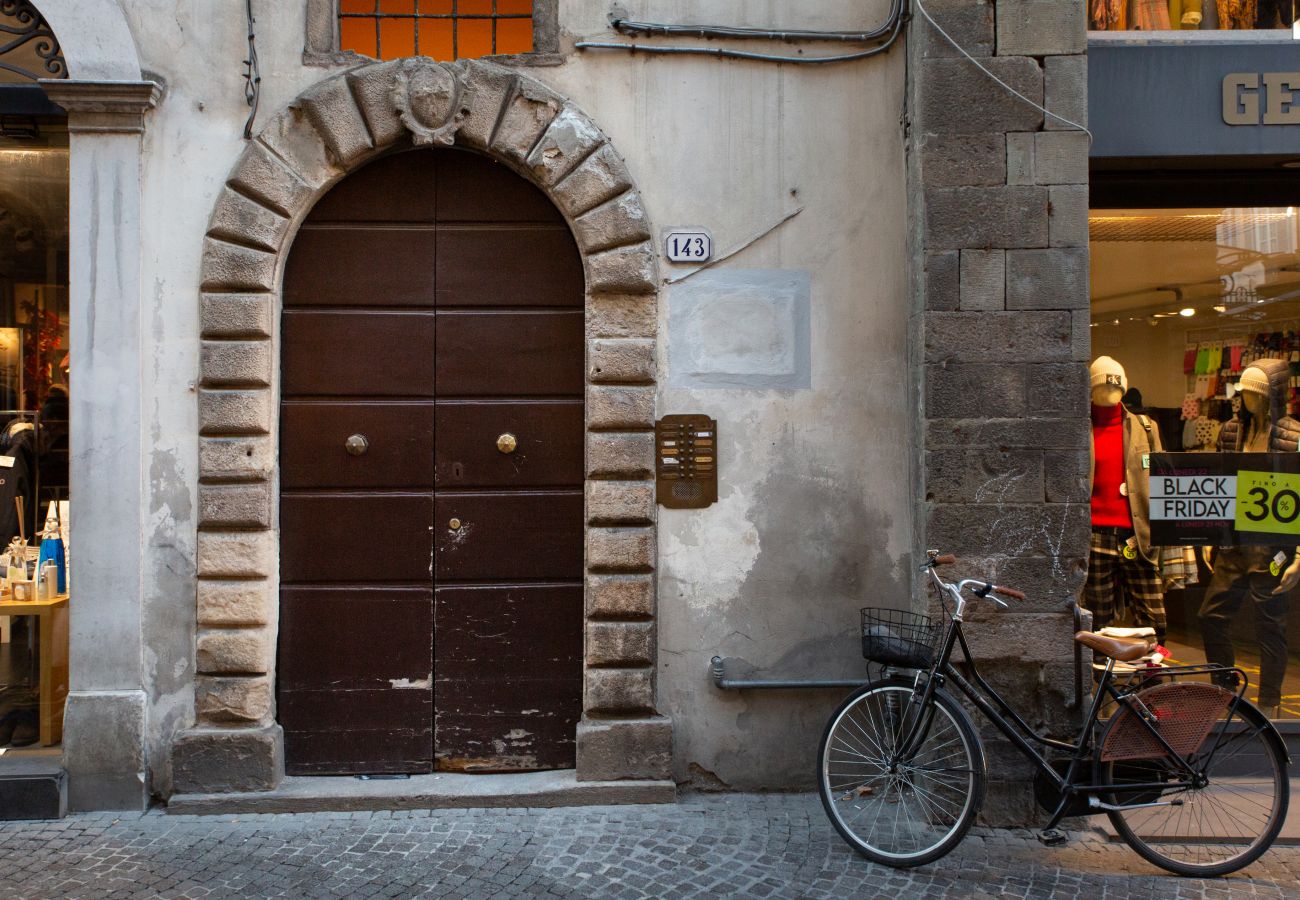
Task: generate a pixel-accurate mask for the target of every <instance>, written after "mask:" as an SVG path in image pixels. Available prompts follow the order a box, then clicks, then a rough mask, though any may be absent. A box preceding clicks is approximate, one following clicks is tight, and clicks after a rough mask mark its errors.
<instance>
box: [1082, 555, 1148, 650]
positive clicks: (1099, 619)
mask: <svg viewBox="0 0 1300 900" xmlns="http://www.w3.org/2000/svg"><path fill="white" fill-rule="evenodd" d="M1127 542H1128V536H1127V535H1123V534H1118V533H1115V532H1113V531H1094V532H1093V533H1092V545H1091V548H1090V550H1089V553H1088V580H1087V581H1085V582H1084V585H1083V607H1084V609H1087V610H1090V611H1091V612H1092V627H1093V629H1100V628H1104V627H1105V626H1107V625H1110V624H1112V623H1113V622H1114V621H1115V620H1116V619H1117V618H1120V617H1123V616H1124V615H1125V614H1126V613H1127V614H1128V616H1130V617H1131V618H1132V620H1133V624H1134V626H1136V627H1139V628H1146V627H1150V628H1154V629H1155V630H1156V640H1157V641H1159V642H1160V643H1162V644H1163V643H1164V640H1165V595H1164V591H1163V590H1162V588H1161V585H1160V572H1159V571H1158V570H1157V569H1156V566H1155V564H1154V563H1150V562H1147V561H1146V560H1145V559H1143V558H1142V554H1140V553H1139V554H1138V555H1137V557H1136V558H1134V559H1125V558H1124V553H1123V548H1124V545H1125V544H1126V543H1127Z"/></svg>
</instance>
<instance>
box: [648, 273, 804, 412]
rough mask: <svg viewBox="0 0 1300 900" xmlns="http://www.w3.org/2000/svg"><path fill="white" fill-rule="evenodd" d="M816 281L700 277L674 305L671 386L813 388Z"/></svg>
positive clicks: (682, 288)
mask: <svg viewBox="0 0 1300 900" xmlns="http://www.w3.org/2000/svg"><path fill="white" fill-rule="evenodd" d="M811 298H812V279H811V277H810V276H809V274H808V273H807V272H803V271H796V270H791V269H728V270H718V271H705V272H700V273H699V274H698V275H695V276H693V277H692V278H690V279H689V280H688V281H685V282H683V283H681V284H679V285H676V286H675V287H673V289H672V292H671V293H670V295H669V298H668V304H669V313H668V338H669V340H668V371H669V379H668V380H669V384H671V385H672V386H673V387H684V388H750V389H756V390H762V389H772V388H778V389H780V388H784V389H798V388H808V387H811V386H812V350H811V325H810V318H811V310H812V301H811Z"/></svg>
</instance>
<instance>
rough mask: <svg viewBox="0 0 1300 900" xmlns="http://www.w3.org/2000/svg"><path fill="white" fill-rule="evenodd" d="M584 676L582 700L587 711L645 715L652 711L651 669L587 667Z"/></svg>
mask: <svg viewBox="0 0 1300 900" xmlns="http://www.w3.org/2000/svg"><path fill="white" fill-rule="evenodd" d="M583 674H584V679H583V680H584V682H585V690H584V692H583V695H584V696H583V699H584V706H585V708H586V710H587V711H588V712H596V713H620V712H644V711H649V710H652V709H654V670H653V669H650V668H635V669H627V668H620V669H593V668H588V669H587V670H586V671H585V672H584V673H583Z"/></svg>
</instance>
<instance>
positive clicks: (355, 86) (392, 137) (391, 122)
mask: <svg viewBox="0 0 1300 900" xmlns="http://www.w3.org/2000/svg"><path fill="white" fill-rule="evenodd" d="M406 64H407V61H406V60H404V59H395V60H391V61H389V62H382V63H375V64H373V65H369V66H362V67H361V68H359V69H353V70H352V71H351V72H349V73H347V79H348V84H349V86H350V87H351V88H352V96H353V98H354V99H355V100H356V103H357V107H358V108H359V109H360V110H361V116H362V118H364V119H365V121H366V127H367V128H368V129H369V131H370V140H371V142H372V143H373V144H374V145H375V146H376V147H387V146H388V145H389V144H392V143H393V142H394V141H396V140H397V139H398V138H400V137H401V136H402V135H403V134H405V133H406V126H404V125H403V124H402V118H401V115H400V114H399V113H398V111H397V105H396V104H395V103H394V102H393V87H394V85H395V83H396V80H397V75H398V73H399V72H401V71H402V68H403V66H405V65H406Z"/></svg>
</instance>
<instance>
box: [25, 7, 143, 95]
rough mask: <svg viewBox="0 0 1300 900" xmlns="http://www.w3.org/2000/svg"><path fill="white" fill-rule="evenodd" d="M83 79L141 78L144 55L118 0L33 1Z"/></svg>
mask: <svg viewBox="0 0 1300 900" xmlns="http://www.w3.org/2000/svg"><path fill="white" fill-rule="evenodd" d="M33 5H35V6H36V8H37V9H39V10H40V12H41V15H42V16H43V17H44V18H45V21H46V22H48V23H49V24H50V28H52V29H53V30H54V34H55V36H56V37H57V38H58V39H59V46H60V47H61V48H63V58H64V60H65V61H66V62H67V64H68V77H69V78H75V79H77V80H79V81H139V80H140V54H139V51H138V50H136V46H135V38H134V37H133V36H132V34H131V26H130V25H129V24H128V23H127V20H126V14H125V13H123V12H122V7H121V6H120V5H119V4H118V3H117V0H33Z"/></svg>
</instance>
